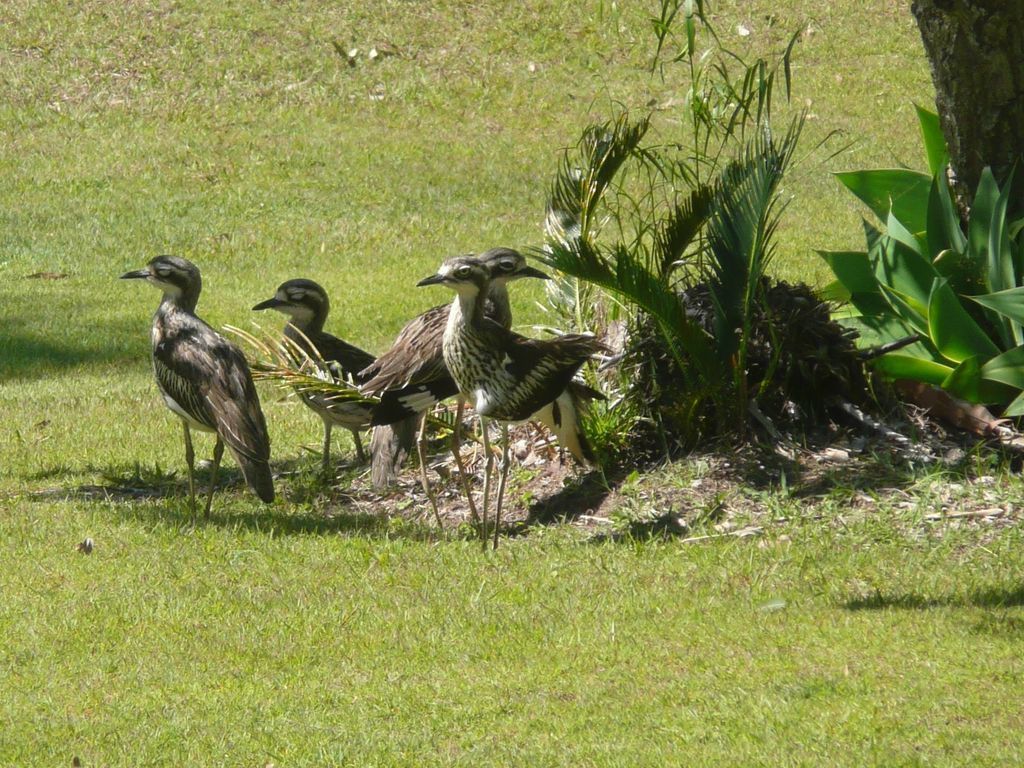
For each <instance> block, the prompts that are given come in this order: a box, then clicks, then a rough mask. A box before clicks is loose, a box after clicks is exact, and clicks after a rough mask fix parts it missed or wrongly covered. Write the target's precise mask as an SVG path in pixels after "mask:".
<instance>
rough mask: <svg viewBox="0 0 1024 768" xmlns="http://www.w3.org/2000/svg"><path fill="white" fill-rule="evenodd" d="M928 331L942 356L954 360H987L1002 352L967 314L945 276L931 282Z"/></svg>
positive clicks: (956, 361) (957, 361) (960, 361)
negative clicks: (976, 358) (977, 358)
mask: <svg viewBox="0 0 1024 768" xmlns="http://www.w3.org/2000/svg"><path fill="white" fill-rule="evenodd" d="M928 333H929V336H931V339H932V341H933V342H934V344H935V347H936V348H937V349H938V350H939V352H940V353H942V356H943V357H945V358H947V359H949V360H952V361H953V362H955V363H962V362H964V361H965V360H968V359H970V358H972V357H980V358H981V359H983V360H988V359H989V358H990V357H995V356H996V355H998V354H999V348H998V347H997V346H996V345H995V343H994V342H993V341H992V339H990V338H989V337H988V334H986V333H985V331H984V330H982V328H981V327H980V326H979V325H978V324H977V323H976V322H975V321H974V318H972V317H971V316H970V315H969V314H967V310H966V309H964V307H963V305H962V304H961V303H960V299H958V298H957V296H956V294H955V293H953V289H952V288H950V287H949V281H948V280H946V279H945V278H936V279H935V283H934V284H933V285H932V293H931V298H930V300H929V302H928Z"/></svg>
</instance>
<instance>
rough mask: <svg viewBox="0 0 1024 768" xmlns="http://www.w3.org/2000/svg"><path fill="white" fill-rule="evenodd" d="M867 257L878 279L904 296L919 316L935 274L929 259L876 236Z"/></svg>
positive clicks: (922, 310) (902, 245) (927, 297)
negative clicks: (874, 244) (876, 240)
mask: <svg viewBox="0 0 1024 768" xmlns="http://www.w3.org/2000/svg"><path fill="white" fill-rule="evenodd" d="M870 258H871V259H872V261H873V265H874V270H875V278H876V279H877V280H878V282H879V283H881V285H882V286H883V287H887V288H890V289H892V290H893V291H895V292H896V293H898V294H901V295H902V296H904V297H906V300H907V302H908V303H909V304H910V306H911V307H913V309H914V310H915V311H916V312H917V313H918V314H919V315H921V316H922V317H924V316H926V315H927V312H928V309H927V307H928V300H929V298H930V297H931V292H932V283H933V282H935V278H936V277H939V273H938V272H937V271H936V270H935V267H934V266H933V265H932V263H931V261H930V260H928V259H926V258H924V257H923V256H922V255H921V254H919V253H917V252H916V251H914V250H912V249H910V248H908V247H907V246H906V245H904V244H903V243H901V242H899V241H898V240H895V239H893V238H891V237H881V238H879V239H878V242H877V244H876V247H875V248H874V249H872V251H871V256H870Z"/></svg>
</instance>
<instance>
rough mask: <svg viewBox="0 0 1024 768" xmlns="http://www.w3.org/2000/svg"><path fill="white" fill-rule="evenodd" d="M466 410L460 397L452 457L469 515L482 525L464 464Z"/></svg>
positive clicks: (456, 414) (453, 431)
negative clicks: (463, 416)
mask: <svg viewBox="0 0 1024 768" xmlns="http://www.w3.org/2000/svg"><path fill="white" fill-rule="evenodd" d="M465 409H466V401H465V400H463V399H462V398H461V397H460V398H459V403H458V405H457V406H456V408H455V429H453V430H452V456H454V457H455V466H456V467H458V469H459V481H460V482H461V483H462V492H463V493H464V494H466V502H467V503H468V504H469V514H470V516H471V517H472V518H473V522H474V523H476V524H477V525H480V515H479V514H478V513H477V511H476V504H475V503H473V491H472V490H471V489H470V487H469V475H467V474H466V465H465V464H463V463H462V448H461V446H462V413H463V411H464V410H465Z"/></svg>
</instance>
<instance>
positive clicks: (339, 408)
mask: <svg viewBox="0 0 1024 768" xmlns="http://www.w3.org/2000/svg"><path fill="white" fill-rule="evenodd" d="M253 309H254V310H263V309H276V310H277V311H278V312H281V313H283V314H285V315H288V323H287V324H286V325H285V327H284V335H285V337H286V338H287V339H289V340H291V341H292V342H294V343H295V344H296V345H297V346H298V347H299V348H300V349H302V350H303V351H304V352H305V353H306V354H308V355H309V356H310V357H311V358H313V359H314V360H316V359H319V360H323V361H324V362H325V363H327V367H328V369H329V370H328V371H324V373H328V374H329V375H331V376H332V377H333V378H334V379H336V380H337V379H341V380H344V381H347V382H349V383H352V384H357V385H358V384H361V383H362V382H363V381H365V377H364V376H362V375H361V374H360V373H359V372H360V371H361V370H363V369H364V368H366V367H367V366H368V365H372V364H373V362H374V357H373V355H371V354H370V353H369V352H364V351H363V350H361V349H359V347H355V346H353V345H351V344H349V343H348V342H347V341H342V340H341V339H339V338H338V337H337V336H332V335H331V334H329V333H326V332H325V331H324V323H325V322H326V320H327V313H328V312H330V310H331V304H330V301H329V300H328V299H327V292H326V291H325V290H324V289H323V288H322V287H321V286H320V285H319V284H318V283H315V282H313V281H312V280H304V279H296V280H288V281H287V282H284V283H281V285H280V286H278V288H277V293H275V294H274V297H273V298H271V299H267V300H266V301H261V302H260V303H259V304H257V305H256V306H255V307H253ZM302 402H304V403H305V404H306V405H307V406H309V408H310V409H311V410H312V411H313V412H314V413H315V414H316V415H317V416H319V417H320V418H321V420H323V423H324V448H323V471H324V472H327V470H328V468H329V467H330V461H331V427H332V426H333V425H335V424H337V425H339V426H342V427H344V428H345V429H347V430H349V431H350V432H351V433H352V439H353V440H354V441H355V445H356V459H357V460H358V461H359V462H360V463H362V462H363V461H365V460H366V455H365V454H364V453H363V443H362V441H361V440H360V439H359V430H361V429H366V428H367V427H369V426H370V418H371V416H372V414H373V406H372V405H370V404H369V403H362V402H335V401H331V400H330V399H327V398H324V397H320V396H317V395H315V394H309V393H307V394H303V395H302Z"/></svg>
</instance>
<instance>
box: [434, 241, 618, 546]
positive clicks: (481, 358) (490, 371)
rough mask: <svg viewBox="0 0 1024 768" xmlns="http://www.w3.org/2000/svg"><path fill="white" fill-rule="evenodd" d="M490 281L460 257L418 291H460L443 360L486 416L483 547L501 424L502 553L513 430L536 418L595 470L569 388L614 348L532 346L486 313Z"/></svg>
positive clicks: (583, 340)
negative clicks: (493, 441)
mask: <svg viewBox="0 0 1024 768" xmlns="http://www.w3.org/2000/svg"><path fill="white" fill-rule="evenodd" d="M490 281H491V275H490V271H489V270H488V269H487V267H486V266H485V265H484V264H483V263H482V262H481V261H480V260H479V259H475V258H472V257H465V256H460V257H455V258H451V259H447V260H446V261H445V262H443V263H442V264H441V267H440V268H439V269H438V271H437V273H436V274H434V275H431V276H430V277H427V278H424V279H423V280H420V281H419V283H418V285H420V286H428V285H444V286H446V287H448V288H451V289H452V290H454V291H455V292H456V298H455V301H454V302H452V304H451V307H450V309H449V312H448V321H447V324H446V325H445V330H444V335H443V340H442V354H443V357H444V361H445V365H446V366H447V368H448V371H449V372H450V373H451V376H452V378H453V379H454V381H455V383H456V385H457V386H458V389H459V393H460V395H461V396H462V397H464V398H466V400H468V401H469V402H470V404H471V405H472V406H473V409H474V410H475V411H476V412H477V414H478V415H479V416H480V422H481V425H480V430H481V433H482V436H483V443H484V452H485V454H486V457H487V459H486V463H485V467H484V491H483V526H482V535H483V537H484V541H485V542H486V535H487V507H488V500H489V496H490V484H491V474H492V472H493V462H494V457H493V454H492V453H491V450H490V440H489V436H488V424H489V422H490V421H497V422H498V423H499V425H500V428H501V437H502V462H501V476H500V479H499V482H498V490H497V500H496V502H495V525H494V546H495V547H497V544H498V531H499V526H500V523H501V505H502V499H503V496H504V492H505V485H506V482H507V478H508V469H509V444H508V424H509V423H510V422H518V421H524V420H527V419H531V418H533V419H538V420H540V421H542V422H544V423H545V424H546V425H547V426H549V427H550V428H552V431H554V432H555V433H556V435H558V436H559V439H560V441H561V442H562V444H563V445H564V446H565V447H566V448H567V449H568V450H569V451H570V452H571V453H572V454H573V456H575V457H576V459H577V460H579V461H580V462H581V463H583V464H584V465H585V466H586V465H589V464H592V463H593V457H594V454H593V451H592V450H591V448H590V446H589V444H588V442H587V439H586V436H585V434H584V433H583V430H582V427H581V425H580V423H579V419H578V402H577V400H578V395H577V394H576V392H574V388H573V387H572V386H571V385H572V382H573V379H574V377H575V376H576V373H577V372H578V371H579V369H580V368H581V367H582V366H583V364H584V363H585V362H586V361H587V360H589V359H590V358H591V357H594V356H595V355H598V354H600V353H606V352H607V351H608V348H607V347H606V346H605V345H604V344H603V343H602V342H601V341H599V340H598V339H597V338H595V337H594V336H592V335H589V334H566V335H564V336H560V337H557V338H554V339H531V338H527V337H526V336H522V335H520V334H518V333H515V332H514V331H512V330H510V329H508V328H505V327H504V326H502V325H500V324H498V323H495V322H494V321H493V320H491V319H489V318H488V317H487V316H486V314H485V312H484V305H485V297H486V295H487V291H488V288H489V285H490ZM587 389H589V388H587Z"/></svg>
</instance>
